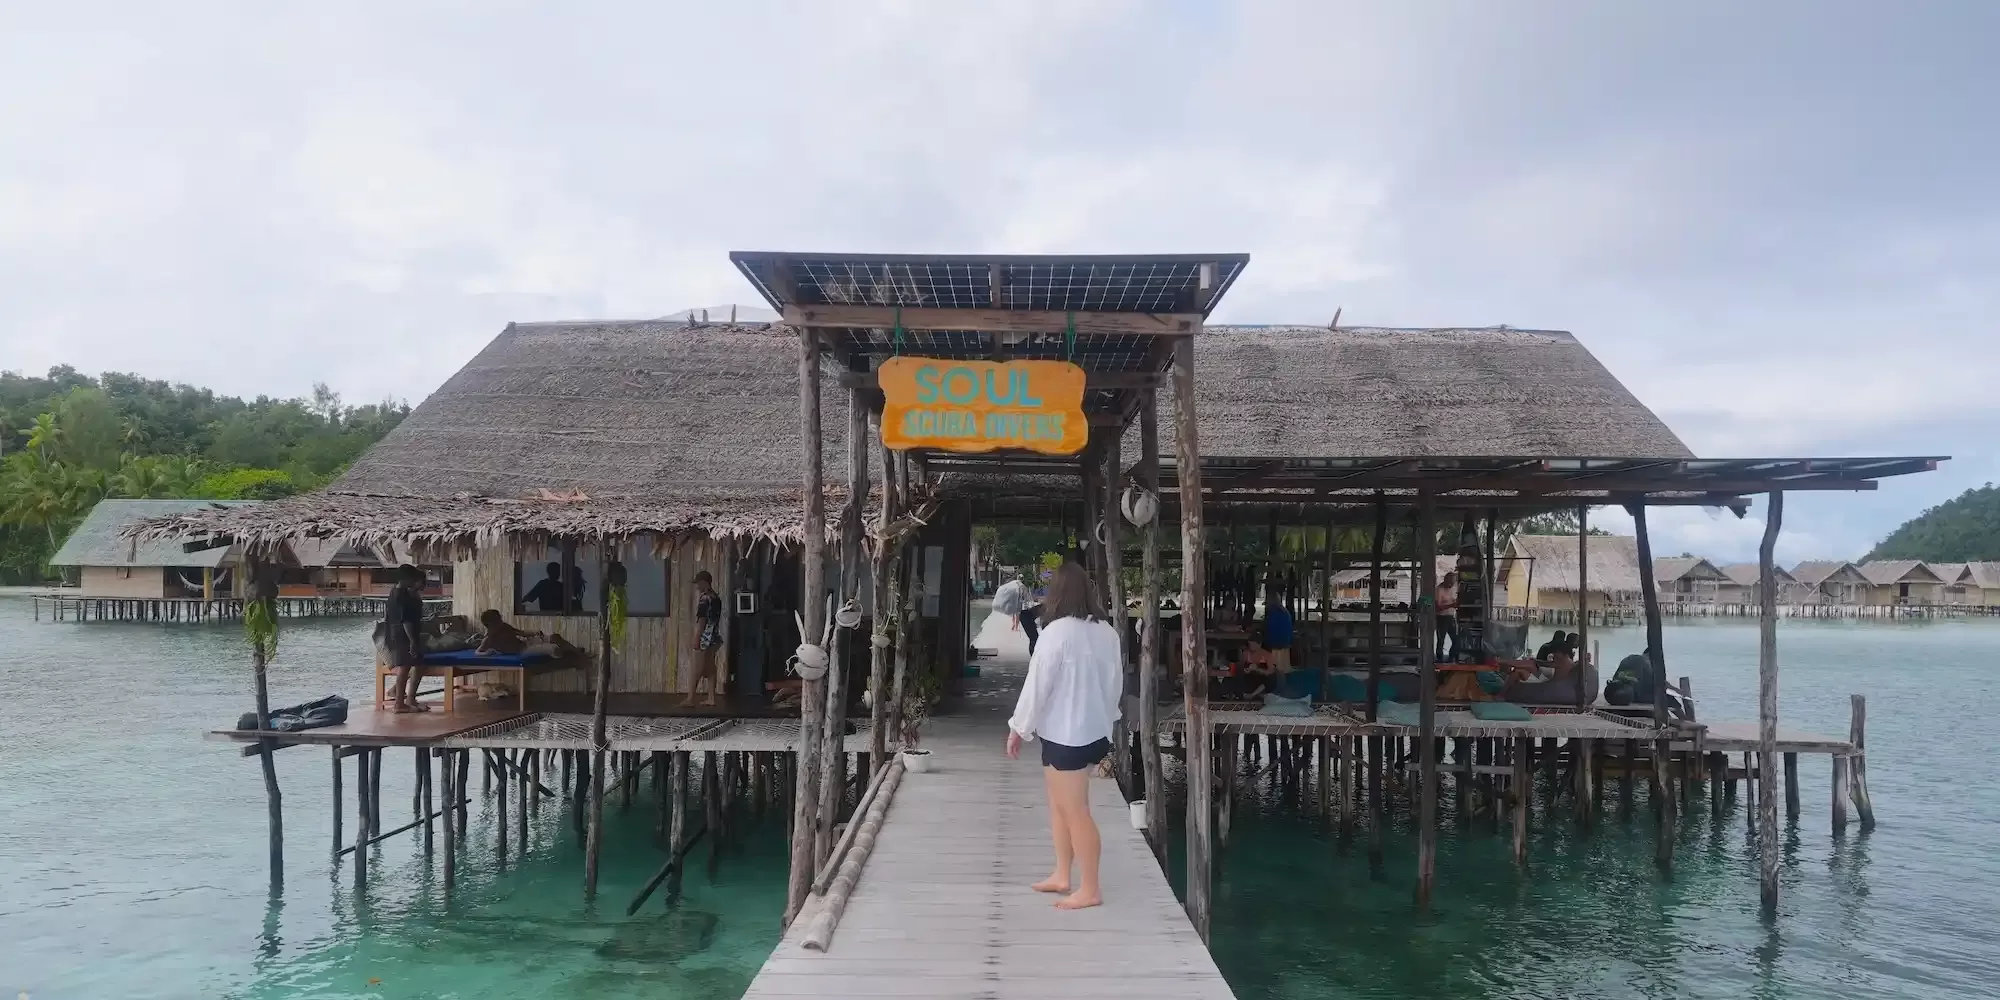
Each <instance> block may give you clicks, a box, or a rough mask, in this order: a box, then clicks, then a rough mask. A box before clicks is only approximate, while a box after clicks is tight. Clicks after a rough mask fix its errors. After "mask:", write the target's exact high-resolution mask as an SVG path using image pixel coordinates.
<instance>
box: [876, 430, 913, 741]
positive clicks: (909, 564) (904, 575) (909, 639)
mask: <svg viewBox="0 0 2000 1000" xmlns="http://www.w3.org/2000/svg"><path fill="white" fill-rule="evenodd" d="M883 472H884V473H885V474H887V472H888V470H887V469H884V470H883ZM894 478H895V481H896V495H897V496H899V497H902V498H903V499H904V501H905V502H906V503H907V502H908V500H909V498H910V456H909V454H908V453H906V452H898V453H897V454H896V471H895V475H894ZM916 558H917V547H916V546H915V545H911V544H904V545H902V546H901V547H900V548H899V549H898V551H897V555H896V566H895V568H894V570H893V571H892V572H894V573H895V574H896V578H895V579H894V580H893V581H891V582H890V588H891V589H890V592H889V603H890V604H892V605H894V606H895V608H896V649H895V652H896V656H895V662H894V663H893V664H891V667H890V678H889V731H890V733H891V734H892V735H894V736H895V737H896V739H897V740H901V739H902V738H903V690H904V685H905V683H906V682H907V678H908V676H909V673H910V650H911V649H912V648H913V647H914V646H915V645H916V641H917V639H916V608H917V593H916Z"/></svg>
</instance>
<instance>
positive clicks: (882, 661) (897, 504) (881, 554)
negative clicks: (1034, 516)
mask: <svg viewBox="0 0 2000 1000" xmlns="http://www.w3.org/2000/svg"><path fill="white" fill-rule="evenodd" d="M891 455H892V453H891V452H890V451H889V448H888V447H887V446H886V445H885V446H883V448H882V501H881V503H880V504H879V505H878V507H879V513H878V514H877V515H876V518H875V564H874V571H873V572H872V573H871V574H870V577H871V579H870V581H869V582H870V584H871V589H872V590H873V591H874V595H873V600H872V601H871V602H870V603H871V604H872V608H871V611H872V617H871V618H870V619H869V620H870V622H871V625H870V632H871V635H870V636H869V646H870V648H871V649H872V650H873V653H872V655H871V656H870V657H869V663H868V731H869V738H868V761H869V768H870V772H871V774H872V772H874V771H879V770H881V769H882V768H884V767H886V766H888V764H889V665H890V662H891V660H892V659H893V658H894V655H895V654H894V653H892V652H891V651H890V643H892V642H894V641H895V639H893V638H891V636H892V635H894V633H895V629H894V628H893V622H894V621H895V618H896V603H897V601H896V597H897V596H899V595H897V594H896V593H895V588H894V587H892V586H890V581H891V580H892V579H893V578H894V577H895V562H894V559H895V555H896V550H897V549H898V548H900V547H901V543H900V542H893V541H891V540H890V539H889V525H891V524H893V523H894V522H895V520H896V518H897V516H898V515H899V514H900V512H901V504H902V498H901V497H899V496H897V495H896V477H895V476H894V475H892V474H891V471H890V470H892V469H894V468H895V462H894V460H893V459H892V458H891ZM898 638H900V637H898ZM754 773H755V774H756V775H758V776H760V777H761V775H762V771H761V770H759V771H756V772H754ZM759 787H761V785H760V786H759ZM759 798H760V799H761V798H762V796H759Z"/></svg>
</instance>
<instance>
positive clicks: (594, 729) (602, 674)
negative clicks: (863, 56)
mask: <svg viewBox="0 0 2000 1000" xmlns="http://www.w3.org/2000/svg"><path fill="white" fill-rule="evenodd" d="M815 384H817V383H815ZM597 578H598V579H599V580H608V579H610V578H611V550H610V547H609V546H604V545H600V546H599V547H598V563H597ZM607 607H608V605H607ZM611 656H612V650H611V616H610V615H609V614H606V613H604V609H600V610H599V614H598V616H597V679H596V683H594V684H593V685H592V696H591V706H590V754H591V760H590V802H589V809H590V814H589V816H588V817H587V819H588V822H587V824H586V825H585V827H584V834H583V838H584V839H583V899H584V903H585V904H586V905H588V904H590V903H592V902H595V901H596V899H597V868H598V863H599V859H600V857H601V855H602V854H603V851H604V777H605V774H604V772H605V768H606V766H607V761H606V760H605V755H606V754H607V753H609V751H610V741H609V739H608V738H607V737H606V734H605V714H606V710H607V702H608V700H609V699H610V697H611ZM709 683H710V684H714V683H715V681H714V680H712V679H711V680H710V682H709ZM709 690H710V691H711V692H712V691H714V688H712V687H711V688H710V689H709ZM579 759H580V758H579ZM505 813H506V810H505V809H502V810H501V814H502V816H503V817H504V816H505ZM501 825H502V826H503V827H504V826H505V825H506V823H505V820H504V818H503V820H502V823H501Z"/></svg>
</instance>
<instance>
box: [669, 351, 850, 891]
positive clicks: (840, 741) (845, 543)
mask: <svg viewBox="0 0 2000 1000" xmlns="http://www.w3.org/2000/svg"><path fill="white" fill-rule="evenodd" d="M869 450H870V449H869V447H868V402H867V399H866V397H865V396H863V395H862V390H860V389H849V390H848V391H847V503H846V505H845V506H843V507H842V508H841V511H840V598H839V600H838V602H837V603H838V604H840V605H843V606H844V605H846V604H847V602H849V601H858V600H859V599H860V596H861V528H862V524H861V519H862V512H863V511H864V510H866V509H867V508H866V506H865V505H866V503H867V500H868V452H869ZM848 639H849V636H848V635H847V634H846V632H845V630H840V629H836V630H835V631H834V633H833V649H832V650H831V654H832V660H833V669H832V670H830V671H828V672H827V675H826V718H825V724H824V725H823V726H822V728H821V731H820V750H819V756H820V767H821V771H820V784H819V819H818V822H817V825H816V826H815V827H814V829H813V868H814V870H815V871H817V870H818V868H819V866H820V865H822V864H825V863H826V859H827V857H828V855H830V854H831V853H832V852H833V840H834V837H833V824H834V820H835V818H836V817H838V816H839V814H840V800H841V797H842V795H841V793H842V786H841V782H843V781H845V780H846V777H847V775H846V774H845V768H842V767H834V766H832V765H833V763H834V762H835V761H840V762H842V763H845V753H846V751H845V746H846V738H847V699H848V695H847V674H848V662H847V650H848V645H849V644H848ZM714 835H715V834H714V831H710V832H709V836H710V837H711V838H713V837H714ZM713 846H714V842H713V839H711V841H710V847H711V848H713Z"/></svg>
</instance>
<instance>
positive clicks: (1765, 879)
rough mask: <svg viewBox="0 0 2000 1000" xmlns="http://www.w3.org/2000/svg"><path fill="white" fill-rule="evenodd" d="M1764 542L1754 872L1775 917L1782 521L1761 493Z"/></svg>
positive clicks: (1780, 504) (1778, 500) (1776, 505)
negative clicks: (1778, 559) (1773, 778)
mask: <svg viewBox="0 0 2000 1000" xmlns="http://www.w3.org/2000/svg"><path fill="white" fill-rule="evenodd" d="M1767 497H1768V500H1767V501H1766V506H1765V510H1764V540H1763V543H1762V544H1761V545H1759V546H1758V548H1757V565H1758V574H1759V575H1758V586H1757V590H1758V594H1757V597H1758V604H1759V615H1758V618H1757V832H1758V839H1757V862H1758V863H1757V871H1758V882H1759V887H1760V890H1761V891H1760V892H1759V898H1760V900H1761V901H1762V902H1763V909H1764V916H1765V918H1766V919H1774V918H1776V917H1777V915H1778V796H1777V789H1775V788H1773V787H1771V776H1772V775H1773V774H1774V773H1775V772H1776V771H1777V769H1778V768H1777V764H1778V760H1777V755H1778V585H1777V581H1776V579H1775V577H1774V569H1773V567H1774V565H1775V564H1774V559H1773V552H1774V550H1775V549H1776V547H1777V544H1778V528H1779V526H1780V525H1781V524H1782V523H1783V521H1784V518H1785V494H1784V493H1783V492H1780V491H1777V490H1773V491H1771V492H1770V493H1769V494H1767Z"/></svg>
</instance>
